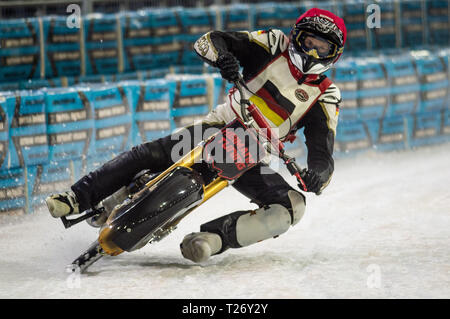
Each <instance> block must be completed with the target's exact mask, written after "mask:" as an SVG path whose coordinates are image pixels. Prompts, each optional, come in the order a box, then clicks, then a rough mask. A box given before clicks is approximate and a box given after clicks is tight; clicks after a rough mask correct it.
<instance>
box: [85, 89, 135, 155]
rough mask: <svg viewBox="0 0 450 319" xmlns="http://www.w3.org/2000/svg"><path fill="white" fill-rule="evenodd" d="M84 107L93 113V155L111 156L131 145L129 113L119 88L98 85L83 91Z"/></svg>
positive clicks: (123, 92) (123, 93) (125, 97)
mask: <svg viewBox="0 0 450 319" xmlns="http://www.w3.org/2000/svg"><path fill="white" fill-rule="evenodd" d="M83 93H84V96H85V97H86V100H87V101H86V104H89V105H90V107H91V108H92V111H93V113H94V119H95V121H94V128H95V133H94V134H93V136H94V141H93V144H94V149H93V150H92V154H88V155H94V154H95V156H100V155H101V156H104V157H105V158H107V157H111V155H113V154H118V153H119V152H123V151H124V150H126V149H128V148H129V146H130V145H131V110H130V106H129V103H128V99H127V96H126V93H125V90H124V87H123V86H122V85H119V86H116V85H101V86H100V87H98V88H93V87H91V89H90V90H86V91H85V92H83Z"/></svg>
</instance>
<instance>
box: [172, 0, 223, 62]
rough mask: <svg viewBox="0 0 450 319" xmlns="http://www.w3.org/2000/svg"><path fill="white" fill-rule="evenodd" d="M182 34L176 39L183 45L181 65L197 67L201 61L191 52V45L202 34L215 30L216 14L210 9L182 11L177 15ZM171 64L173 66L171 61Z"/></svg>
mask: <svg viewBox="0 0 450 319" xmlns="http://www.w3.org/2000/svg"><path fill="white" fill-rule="evenodd" d="M178 15H179V17H180V20H181V25H182V27H183V34H182V35H181V36H180V37H179V38H178V39H179V41H180V43H181V44H182V45H183V55H182V60H181V63H182V64H184V65H195V64H197V65H199V64H202V63H203V62H202V60H201V59H200V58H199V57H198V55H197V53H196V52H195V51H194V50H193V43H194V42H195V41H196V40H197V39H198V38H199V37H201V36H202V35H203V34H205V33H207V32H209V31H211V30H214V29H216V19H217V17H216V14H215V12H214V11H212V10H210V9H203V8H195V9H193V8H192V9H191V8H190V9H183V10H181V11H179V13H178ZM171 64H174V63H173V61H172V63H171Z"/></svg>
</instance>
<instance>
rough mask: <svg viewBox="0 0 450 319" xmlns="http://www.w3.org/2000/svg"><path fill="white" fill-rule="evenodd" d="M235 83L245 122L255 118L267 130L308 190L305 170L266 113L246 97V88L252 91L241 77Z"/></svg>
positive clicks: (287, 163) (276, 147)
mask: <svg viewBox="0 0 450 319" xmlns="http://www.w3.org/2000/svg"><path fill="white" fill-rule="evenodd" d="M234 85H235V86H236V88H237V90H238V91H239V96H240V105H241V115H242V118H243V120H244V122H245V123H246V124H247V123H251V120H254V121H255V122H256V124H258V126H259V127H260V128H262V129H265V130H266V134H263V135H265V136H266V137H267V140H268V141H269V142H270V143H271V144H272V146H273V147H274V148H275V149H276V150H277V151H278V152H277V154H278V156H279V157H280V158H281V159H282V160H283V162H284V164H285V165H286V168H287V169H288V171H289V173H290V174H291V175H293V176H295V177H296V178H297V181H298V182H299V184H300V185H301V186H302V188H303V190H304V191H307V190H308V189H307V187H306V184H305V182H304V181H303V178H302V175H303V174H304V171H305V170H302V169H301V168H300V167H299V166H298V165H297V163H296V162H295V158H293V157H290V156H289V155H287V154H286V152H285V149H284V144H283V142H281V141H280V138H279V137H278V135H277V134H276V133H275V132H274V131H273V130H272V127H271V126H270V124H269V122H267V120H266V118H265V117H264V115H262V114H261V111H260V110H259V109H258V108H257V107H256V106H255V105H254V104H253V103H251V102H250V101H249V100H248V99H245V98H244V89H243V88H245V89H246V90H247V91H250V90H249V89H248V88H247V85H246V84H245V82H244V80H243V79H242V78H241V79H239V80H238V81H236V82H234ZM247 111H248V113H249V114H250V115H251V117H252V119H250V118H249V116H248V115H247Z"/></svg>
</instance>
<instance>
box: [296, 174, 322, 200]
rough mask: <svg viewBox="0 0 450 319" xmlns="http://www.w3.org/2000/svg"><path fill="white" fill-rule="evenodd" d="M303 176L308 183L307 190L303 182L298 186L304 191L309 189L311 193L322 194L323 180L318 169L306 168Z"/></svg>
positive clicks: (306, 183)
mask: <svg viewBox="0 0 450 319" xmlns="http://www.w3.org/2000/svg"><path fill="white" fill-rule="evenodd" d="M300 175H301V177H302V179H303V181H304V182H305V185H306V190H305V189H303V186H302V184H298V187H299V188H300V189H301V190H302V191H307V192H311V193H315V194H316V195H319V194H320V188H321V187H322V181H321V179H320V176H319V174H318V173H317V172H316V171H313V170H310V169H304V170H302V172H301V174H300Z"/></svg>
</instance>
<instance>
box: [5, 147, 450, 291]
mask: <svg viewBox="0 0 450 319" xmlns="http://www.w3.org/2000/svg"><path fill="white" fill-rule="evenodd" d="M449 163H450V145H449V144H445V145H440V146H434V147H427V148H422V149H419V150H415V151H403V152H395V153H385V154H382V153H370V154H365V155H360V156H358V157H352V158H347V159H339V160H337V161H336V165H335V173H334V176H333V180H332V183H331V184H330V186H329V187H328V188H327V189H326V191H325V192H324V193H323V194H322V195H321V196H315V195H311V194H308V195H307V211H306V214H305V216H304V218H303V220H301V221H300V223H299V224H297V225H296V226H295V227H293V228H291V229H290V230H289V231H288V232H287V233H285V234H283V235H282V236H280V237H279V238H277V239H270V240H267V241H264V242H261V243H258V244H255V245H253V246H250V247H246V248H241V249H233V250H228V251H227V252H225V253H224V254H222V255H219V256H215V257H214V258H212V259H210V260H209V261H208V262H206V263H204V264H202V265H195V264H193V263H192V262H190V261H188V260H185V259H183V257H182V256H181V254H180V252H179V248H178V246H179V243H180V242H181V240H182V238H183V236H184V235H185V234H187V233H189V232H193V231H198V229H199V225H200V224H202V223H204V222H206V221H208V220H210V219H213V218H216V217H218V216H221V215H223V214H225V213H229V212H232V211H234V210H240V209H246V208H250V207H255V206H253V205H252V204H249V203H248V201H247V199H246V198H245V197H243V196H242V195H240V194H239V193H237V192H236V191H235V190H234V189H232V188H229V189H226V190H225V191H223V192H222V193H220V194H219V195H218V196H216V197H215V198H214V199H212V200H211V201H209V202H207V203H206V204H205V205H204V206H202V207H201V208H199V209H198V210H197V211H195V212H194V213H193V214H192V215H190V216H188V217H187V218H185V219H184V220H183V222H182V223H181V224H180V226H179V228H178V229H177V230H176V231H175V232H174V233H172V234H171V235H170V236H169V237H168V238H166V239H165V240H163V241H162V242H160V243H157V244H154V245H149V246H146V247H144V248H143V249H141V250H139V251H136V252H133V253H124V254H122V255H119V256H117V257H105V258H104V259H102V260H100V261H98V262H97V263H96V264H94V265H93V266H92V267H91V268H90V269H89V272H88V273H87V274H83V275H81V276H79V275H72V274H69V273H68V272H66V268H65V266H66V265H67V264H69V263H70V262H71V261H72V260H73V259H74V258H75V257H77V256H78V255H79V254H80V253H81V252H82V251H83V250H84V249H85V248H86V247H87V246H88V245H89V244H90V243H91V242H92V241H93V240H94V239H95V238H96V236H97V230H96V229H93V228H90V227H89V226H88V225H87V224H85V223H83V224H81V225H77V226H75V227H73V228H71V229H68V230H65V229H64V228H63V226H62V224H61V223H60V221H59V220H55V219H53V218H51V217H50V216H49V215H48V213H46V212H36V213H35V214H33V215H30V216H25V217H19V218H17V217H16V218H5V216H3V217H2V218H1V220H0V251H1V256H0V298H169V299H170V298H450V187H449V185H448V184H449V182H450V166H449ZM288 180H289V181H290V182H292V183H293V182H294V181H293V179H291V178H289V179H288ZM293 184H294V183H293Z"/></svg>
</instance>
